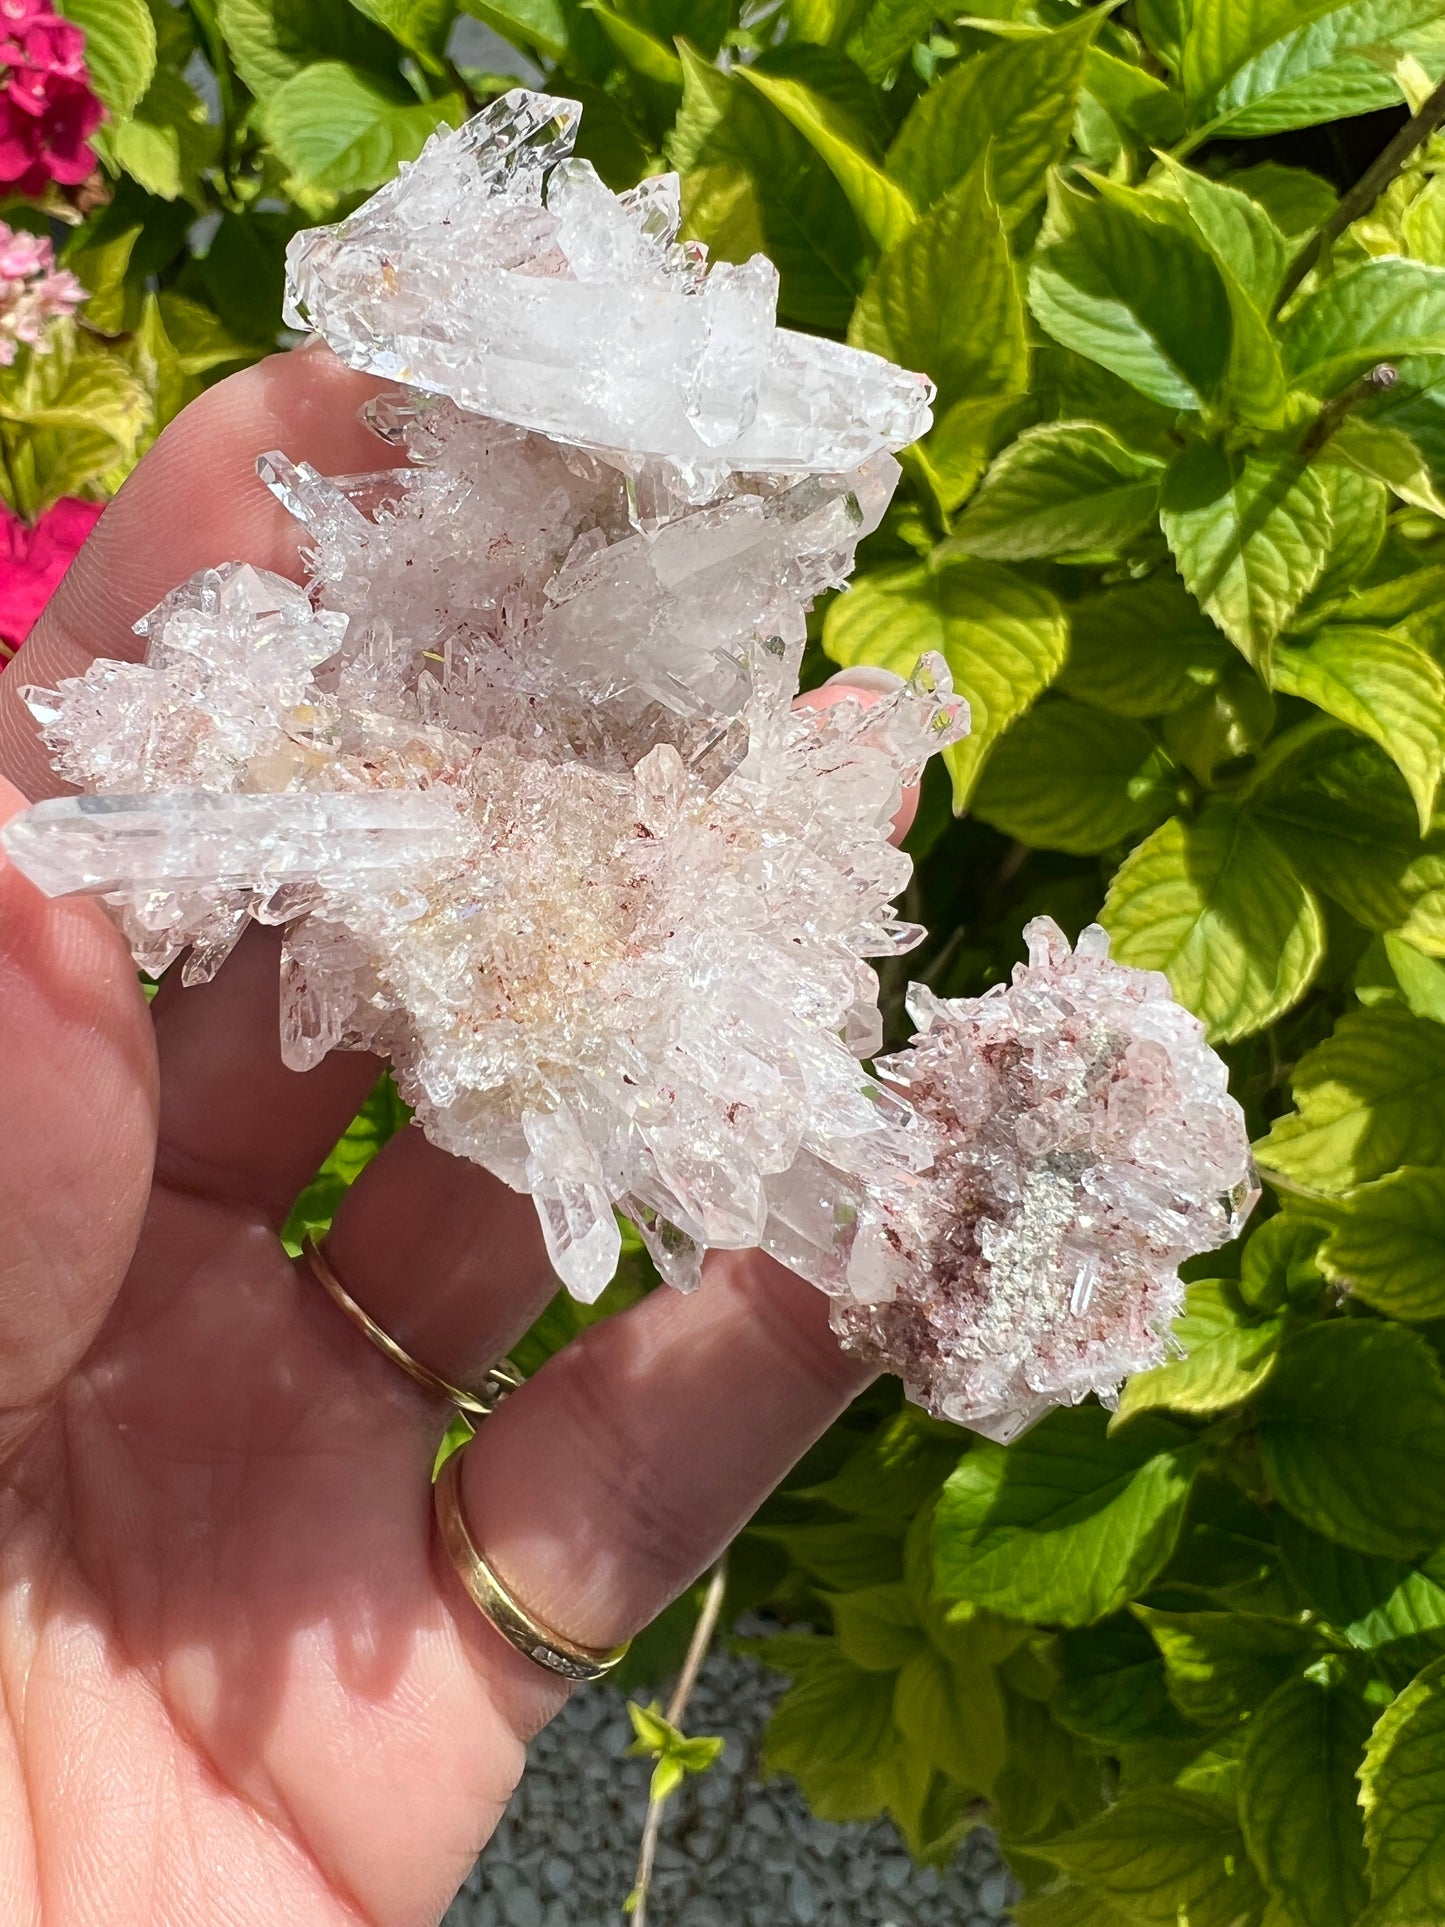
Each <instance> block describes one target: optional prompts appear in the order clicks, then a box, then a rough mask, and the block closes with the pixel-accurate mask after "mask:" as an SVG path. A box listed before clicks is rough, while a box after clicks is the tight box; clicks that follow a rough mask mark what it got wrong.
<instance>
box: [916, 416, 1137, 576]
mask: <svg viewBox="0 0 1445 1927" xmlns="http://www.w3.org/2000/svg"><path fill="white" fill-rule="evenodd" d="M1163 473H1164V464H1163V463H1162V462H1159V461H1156V460H1155V458H1154V457H1153V456H1152V455H1140V454H1136V453H1135V452H1134V451H1133V450H1132V449H1128V448H1126V447H1125V446H1124V444H1123V443H1122V442H1120V441H1118V440H1117V439H1116V438H1115V437H1114V436H1113V435H1111V434H1110V433H1109V431H1108V429H1106V428H1100V427H1099V426H1098V424H1097V423H1095V422H1046V423H1043V424H1042V425H1041V426H1039V427H1037V428H1029V429H1025V431H1024V432H1023V434H1022V435H1020V436H1019V438H1018V440H1017V441H1015V442H1013V443H1011V444H1010V446H1009V447H1008V448H1006V449H1005V450H1004V452H1003V454H1002V455H1000V456H999V458H998V460H997V461H996V462H995V463H994V465H993V467H992V468H991V469H990V470H989V472H988V474H987V475H986V476H985V477H984V479H983V482H982V484H981V485H980V487H979V490H978V493H977V494H976V495H975V496H974V498H973V500H972V501H971V502H970V503H969V505H968V507H967V508H966V509H965V510H964V512H963V514H962V516H960V517H959V519H958V520H957V521H956V522H955V523H954V525H953V533H952V535H951V536H950V537H949V538H948V540H947V541H945V542H943V543H941V544H940V545H939V548H938V549H937V551H936V552H935V559H936V560H939V561H946V560H948V559H950V558H952V557H955V556H962V555H979V556H992V557H994V558H996V559H997V560H999V561H1019V560H1024V559H1027V558H1029V557H1032V556H1040V555H1068V554H1078V553H1080V552H1083V551H1088V550H1104V551H1108V552H1113V551H1117V550H1118V549H1121V548H1123V547H1125V546H1126V545H1127V544H1128V543H1129V542H1131V541H1132V540H1133V539H1134V537H1135V536H1136V535H1139V534H1141V533H1142V532H1143V530H1144V529H1146V528H1147V527H1148V526H1149V525H1150V524H1151V523H1152V522H1153V520H1154V517H1155V514H1156V513H1157V510H1158V504H1159V480H1160V477H1161V476H1162V475H1163Z"/></svg>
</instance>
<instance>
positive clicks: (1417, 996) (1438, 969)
mask: <svg viewBox="0 0 1445 1927" xmlns="http://www.w3.org/2000/svg"><path fill="white" fill-rule="evenodd" d="M1380 943H1381V948H1382V949H1383V951H1384V954H1385V962H1386V965H1387V967H1388V969H1389V971H1390V974H1391V976H1392V977H1393V978H1394V979H1395V982H1396V984H1397V985H1398V986H1399V989H1400V994H1401V996H1402V997H1403V998H1404V999H1405V1006H1406V1008H1407V1009H1408V1010H1411V1011H1413V1012H1414V1014H1415V1015H1416V1016H1417V1017H1428V1018H1430V1019H1431V1020H1432V1021H1433V1022H1435V1023H1437V1024H1445V967H1442V966H1441V965H1440V964H1439V963H1437V962H1436V960H1435V959H1434V958H1433V957H1427V956H1425V955H1424V953H1423V952H1422V951H1419V950H1417V949H1416V948H1415V946H1414V944H1412V943H1406V942H1405V940H1404V939H1403V938H1402V937H1382V938H1381V939H1380Z"/></svg>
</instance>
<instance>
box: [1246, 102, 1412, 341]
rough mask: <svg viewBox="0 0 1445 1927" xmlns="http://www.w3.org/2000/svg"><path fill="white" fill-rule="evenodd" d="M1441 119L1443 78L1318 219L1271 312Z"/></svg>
mask: <svg viewBox="0 0 1445 1927" xmlns="http://www.w3.org/2000/svg"><path fill="white" fill-rule="evenodd" d="M1442 121H1445V80H1442V81H1441V83H1440V85H1439V86H1438V87H1437V88H1436V89H1435V91H1434V93H1433V94H1431V95H1430V97H1429V99H1428V100H1426V101H1425V102H1424V104H1423V105H1422V106H1421V108H1420V111H1419V113H1418V114H1412V115H1411V116H1410V118H1409V120H1407V121H1406V122H1405V125H1404V126H1403V127H1402V128H1401V129H1400V131H1399V133H1398V134H1396V136H1395V138H1394V139H1393V140H1392V141H1391V142H1390V143H1389V145H1388V146H1387V147H1384V148H1382V149H1381V150H1380V152H1379V153H1378V154H1377V155H1376V156H1375V158H1374V160H1373V161H1371V163H1370V165H1369V166H1368V167H1367V168H1366V169H1365V171H1364V173H1363V174H1362V175H1361V176H1360V178H1359V179H1358V180H1357V181H1356V182H1355V184H1354V186H1353V187H1352V188H1351V189H1350V190H1349V192H1348V193H1347V194H1345V195H1344V196H1343V197H1342V198H1341V201H1340V204H1339V206H1338V207H1337V208H1336V209H1335V211H1334V213H1333V214H1331V215H1330V217H1329V219H1328V220H1326V221H1322V222H1321V223H1320V225H1319V226H1318V227H1317V228H1316V229H1315V231H1314V233H1313V234H1312V235H1311V236H1310V238H1309V239H1308V241H1306V242H1305V244H1304V246H1303V247H1302V248H1301V249H1300V251H1299V253H1298V254H1297V255H1296V256H1295V258H1294V259H1293V261H1291V262H1290V264H1289V267H1288V268H1287V269H1286V270H1285V277H1284V280H1283V282H1282V283H1281V285H1280V290H1279V293H1278V294H1277V295H1276V297H1275V303H1274V312H1275V314H1279V312H1280V311H1281V309H1282V308H1283V307H1284V305H1285V303H1286V302H1287V301H1288V300H1289V298H1290V296H1291V295H1292V294H1293V293H1294V292H1295V290H1296V288H1298V286H1299V284H1300V283H1301V281H1303V280H1304V278H1305V276H1306V275H1307V274H1308V273H1309V271H1310V269H1311V268H1312V267H1313V266H1314V264H1315V262H1316V261H1318V260H1319V258H1320V256H1321V254H1322V253H1323V252H1324V250H1325V249H1326V248H1327V247H1328V246H1329V244H1330V243H1331V242H1332V241H1334V240H1335V239H1337V238H1338V236H1340V235H1341V234H1343V233H1344V231H1345V229H1346V228H1347V227H1348V226H1349V225H1350V223H1351V222H1352V221H1357V220H1358V219H1359V218H1360V216H1361V215H1362V214H1366V213H1368V212H1369V210H1370V209H1371V208H1372V207H1373V206H1374V205H1375V202H1376V201H1378V200H1379V198H1380V196H1381V195H1382V194H1383V193H1384V191H1385V189H1386V188H1387V187H1388V186H1389V185H1390V183H1391V181H1393V180H1394V178H1395V176H1396V175H1397V174H1398V173H1399V171H1400V169H1401V168H1402V167H1403V166H1404V165H1405V163H1406V161H1407V160H1409V158H1410V156H1411V155H1412V154H1413V153H1414V151H1415V149H1416V148H1417V147H1419V146H1421V145H1422V144H1423V143H1424V142H1425V141H1427V140H1429V138H1430V136H1431V135H1432V134H1433V133H1434V132H1435V129H1436V128H1437V127H1438V126H1439V125H1440V123H1441V122H1442Z"/></svg>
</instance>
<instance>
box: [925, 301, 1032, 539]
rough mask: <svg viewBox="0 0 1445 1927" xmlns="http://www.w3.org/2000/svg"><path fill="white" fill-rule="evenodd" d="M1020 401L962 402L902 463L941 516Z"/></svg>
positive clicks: (963, 491) (970, 483) (974, 476)
mask: <svg viewBox="0 0 1445 1927" xmlns="http://www.w3.org/2000/svg"><path fill="white" fill-rule="evenodd" d="M1010 272H1012V269H1010ZM1020 313H1022V310H1020ZM1020 334H1021V336H1022V330H1021V331H1020ZM1025 352H1027V350H1025ZM1018 399H1019V397H1018V396H1017V395H1013V394H1008V393H995V394H992V395H977V396H972V395H971V396H965V397H964V399H963V400H962V401H956V402H955V403H954V404H953V406H952V407H951V408H945V409H944V410H943V411H942V413H941V414H937V415H936V417H935V425H934V427H933V429H932V430H931V432H930V433H929V434H927V435H925V436H924V438H923V440H922V441H921V442H915V443H914V444H913V446H912V448H910V449H909V450H908V451H907V455H906V457H905V459H906V461H907V462H908V464H909V466H910V467H913V468H916V469H917V470H918V471H919V473H921V474H922V476H923V478H924V480H925V481H926V482H927V484H928V487H929V488H930V489H931V490H932V492H933V494H934V496H935V498H936V499H937V501H938V504H939V507H940V508H941V509H942V510H943V512H944V514H945V515H947V514H950V513H951V512H952V511H953V510H954V509H956V508H957V507H958V505H959V503H960V502H966V501H967V500H968V498H969V496H970V495H971V494H972V493H973V490H974V488H975V486H976V484H977V482H978V478H979V476H980V475H982V473H983V471H984V469H985V468H987V466H988V459H989V456H990V455H991V454H992V453H993V450H994V448H995V447H996V445H997V442H998V426H999V423H1000V421H1001V420H1002V419H1003V418H1004V416H1006V415H1007V414H1008V413H1009V412H1010V410H1011V409H1012V408H1013V407H1014V406H1015V404H1016V403H1017V401H1018Z"/></svg>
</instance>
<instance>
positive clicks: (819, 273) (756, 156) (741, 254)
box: [668, 41, 865, 329]
mask: <svg viewBox="0 0 1445 1927" xmlns="http://www.w3.org/2000/svg"><path fill="white" fill-rule="evenodd" d="M678 53H679V55H680V57H681V60H682V70H683V84H682V106H681V109H680V110H679V112H678V117H677V122H676V125H675V127H674V129H673V132H672V136H671V139H670V140H669V143H668V153H669V158H670V160H671V162H672V165H673V166H674V167H676V168H678V169H679V170H680V172H681V173H682V174H683V177H684V181H685V182H686V183H687V191H686V194H685V198H684V208H685V213H686V219H685V224H684V232H685V234H686V235H687V236H688V238H691V239H695V240H700V241H706V242H707V243H708V245H709V246H710V247H711V248H712V249H713V251H714V252H715V253H716V254H717V255H718V256H719V258H721V259H724V260H730V261H731V260H737V261H741V260H746V259H747V257H748V255H749V254H750V253H755V252H756V251H757V249H758V247H759V246H760V245H761V246H763V247H765V248H766V250H767V253H768V255H769V257H770V258H771V259H772V261H773V263H774V265H775V266H776V267H777V269H778V272H779V274H780V276H781V277H782V291H781V295H780V311H781V313H782V314H783V315H784V317H785V318H786V319H790V320H793V321H797V322H800V323H802V324H803V325H804V326H807V327H814V328H827V329H841V328H844V327H846V326H847V323H848V317H849V315H850V313H851V312H852V308H853V302H854V298H855V296H856V294H857V292H858V287H859V283H860V281H861V278H862V277H861V263H862V260H863V255H864V252H865V242H864V237H863V234H862V231H861V229H860V228H859V225H858V220H857V217H856V215H855V214H854V213H853V210H852V208H851V207H850V206H849V204H848V199H847V196H846V195H845V194H844V192H843V190H842V188H841V187H840V186H839V185H838V183H837V181H836V180H835V179H834V178H833V175H832V174H831V173H830V172H829V170H828V169H827V168H825V167H820V166H819V164H818V156H817V155H816V154H815V152H814V151H813V149H812V147H811V146H810V145H809V144H808V142H807V141H806V140H805V139H804V138H803V136H802V135H801V134H800V133H799V132H798V131H797V129H796V128H795V127H794V126H793V125H792V124H791V122H789V121H788V120H787V119H785V118H784V116H783V115H782V114H780V113H779V112H778V111H777V110H776V108H774V107H773V106H772V105H770V103H769V102H768V101H767V100H765V99H764V98H763V95H762V94H761V93H760V92H759V91H758V90H757V89H756V88H754V87H750V86H749V85H748V84H747V83H746V82H745V81H742V80H739V79H738V78H737V76H736V75H735V74H727V73H723V72H721V71H720V70H719V69H718V68H716V67H714V66H713V65H712V64H711V63H710V62H708V61H706V60H704V59H703V58H702V56H701V55H700V54H699V53H698V52H697V50H696V49H695V48H694V47H692V46H690V45H689V44H688V43H687V42H686V41H683V42H682V43H681V44H680V46H679V48H678ZM694 176H696V177H697V178H693V177H694Z"/></svg>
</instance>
